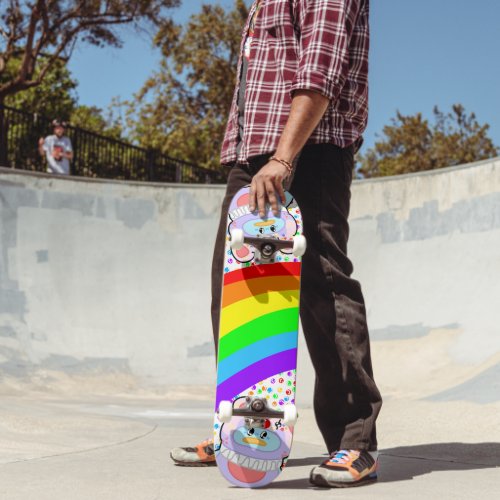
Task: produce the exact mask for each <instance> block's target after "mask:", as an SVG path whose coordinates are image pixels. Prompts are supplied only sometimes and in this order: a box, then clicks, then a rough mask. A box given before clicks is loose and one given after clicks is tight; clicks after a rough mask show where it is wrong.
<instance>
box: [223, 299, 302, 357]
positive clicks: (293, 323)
mask: <svg viewBox="0 0 500 500" xmlns="http://www.w3.org/2000/svg"><path fill="white" fill-rule="evenodd" d="M298 324H299V308H298V307H290V308H288V309H281V310H280V311H275V312H272V313H269V314H265V315H264V316H260V317H258V318H256V319H254V320H253V321H249V322H248V323H245V324H244V325H241V326H240V327H238V328H235V329H234V330H233V331H232V332H230V333H228V334H227V335H225V336H224V337H222V339H221V340H220V342H219V360H220V361H222V360H223V359H225V358H227V357H228V356H230V355H231V354H233V353H234V352H236V351H238V350H240V349H243V347H246V346H248V345H250V344H253V343H254V342H257V341H259V340H262V339H265V338H267V337H272V336H273V335H279V334H280V333H284V332H291V331H294V330H297V328H298Z"/></svg>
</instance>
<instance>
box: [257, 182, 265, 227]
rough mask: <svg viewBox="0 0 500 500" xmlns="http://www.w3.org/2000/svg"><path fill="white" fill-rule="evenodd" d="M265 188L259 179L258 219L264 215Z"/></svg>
mask: <svg viewBox="0 0 500 500" xmlns="http://www.w3.org/2000/svg"><path fill="white" fill-rule="evenodd" d="M266 201H267V199H266V187H265V185H264V181H263V180H261V179H258V180H257V206H258V208H259V217H261V218H262V217H265V215H266Z"/></svg>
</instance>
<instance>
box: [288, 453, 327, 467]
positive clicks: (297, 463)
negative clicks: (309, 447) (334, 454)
mask: <svg viewBox="0 0 500 500" xmlns="http://www.w3.org/2000/svg"><path fill="white" fill-rule="evenodd" d="M327 458H328V455H327V454H326V453H325V454H324V455H317V456H314V457H303V458H290V460H288V462H287V463H286V468H287V469H288V468H289V467H303V466H306V465H313V466H314V465H319V464H320V463H321V462H323V461H325V460H326V459H327Z"/></svg>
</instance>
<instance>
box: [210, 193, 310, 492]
mask: <svg viewBox="0 0 500 500" xmlns="http://www.w3.org/2000/svg"><path fill="white" fill-rule="evenodd" d="M248 203H249V186H246V187H244V188H242V189H240V190H239V191H238V193H236V195H235V196H234V198H233V200H232V202H231V205H230V207H229V212H228V217H227V231H226V244H225V255H224V271H223V273H224V276H223V289H222V302H221V316H220V328H219V344H218V360H217V390H216V402H215V418H214V429H213V433H214V449H215V456H216V461H217V465H218V467H219V470H220V472H221V473H222V475H223V476H224V477H225V478H226V479H227V480H228V481H229V482H230V483H232V484H234V485H236V486H241V487H250V488H256V487H261V486H265V485H266V484H268V483H270V482H271V481H273V480H274V479H275V478H276V477H277V476H278V475H279V474H280V472H281V471H282V470H283V468H284V467H285V465H286V461H287V459H288V456H289V454H290V448H291V445H292V438H293V425H294V424H295V420H296V409H295V385H296V384H295V373H296V367H297V335H298V322H299V293H300V270H301V255H302V253H303V252H304V251H305V238H304V237H303V236H302V231H303V225H302V218H301V214H300V210H299V207H298V205H297V203H296V202H295V200H294V199H293V197H292V196H291V195H290V193H288V192H287V193H286V203H284V204H283V205H282V207H281V211H280V215H279V216H278V217H277V216H275V215H274V214H273V213H272V211H271V210H270V209H269V211H268V213H267V215H266V217H264V218H260V217H259V216H258V214H256V213H251V212H250V209H249V205H248ZM292 245H293V248H292Z"/></svg>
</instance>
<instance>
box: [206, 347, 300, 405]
mask: <svg viewBox="0 0 500 500" xmlns="http://www.w3.org/2000/svg"><path fill="white" fill-rule="evenodd" d="M296 368H297V348H295V349H289V350H288V351H281V352H279V353H278V354H274V355H273V356H269V357H268V358H264V359H261V360H260V361H257V363H254V364H253V365H250V366H249V367H247V368H245V369H244V370H241V371H240V372H238V373H236V374H234V375H233V376H232V377H230V378H228V379H227V380H225V381H224V382H222V384H220V385H218V386H217V395H216V401H215V408H216V409H218V408H219V403H220V402H221V401H232V399H233V398H234V397H235V396H238V395H239V394H240V393H241V392H242V391H244V390H245V389H248V388H249V387H251V386H252V385H254V384H256V383H257V382H260V381H261V380H264V379H266V378H269V377H271V376H272V375H276V374H278V373H281V372H286V371H289V370H295V369H296Z"/></svg>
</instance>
